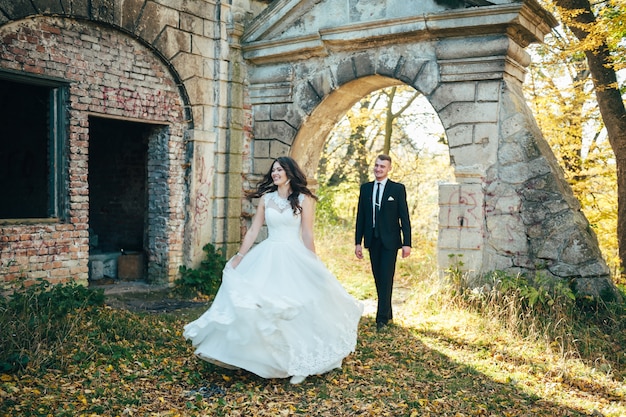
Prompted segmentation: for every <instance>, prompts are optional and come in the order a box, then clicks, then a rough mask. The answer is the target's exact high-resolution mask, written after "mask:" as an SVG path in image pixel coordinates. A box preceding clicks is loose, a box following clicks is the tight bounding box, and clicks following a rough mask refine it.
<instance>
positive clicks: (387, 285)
mask: <svg viewBox="0 0 626 417" xmlns="http://www.w3.org/2000/svg"><path fill="white" fill-rule="evenodd" d="M369 251H370V263H371V265H372V273H373V274H374V282H375V283H376V293H377V294H378V310H377V311H376V323H377V324H387V322H389V321H390V320H391V319H393V311H392V309H391V291H392V289H393V276H394V275H395V273H396V259H397V258H398V249H385V247H384V246H383V244H382V242H381V241H380V239H377V238H374V239H373V240H372V244H371V245H370V248H369Z"/></svg>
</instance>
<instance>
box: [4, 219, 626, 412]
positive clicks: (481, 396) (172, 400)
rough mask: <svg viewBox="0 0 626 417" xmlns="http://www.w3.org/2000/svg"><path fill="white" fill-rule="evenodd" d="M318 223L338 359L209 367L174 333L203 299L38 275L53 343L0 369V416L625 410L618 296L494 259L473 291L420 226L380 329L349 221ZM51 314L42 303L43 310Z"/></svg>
mask: <svg viewBox="0 0 626 417" xmlns="http://www.w3.org/2000/svg"><path fill="white" fill-rule="evenodd" d="M316 236H317V242H318V245H317V246H318V250H319V255H320V257H321V258H322V259H323V260H324V262H325V263H326V264H327V265H328V266H329V268H330V269H331V270H332V271H333V272H334V273H335V274H336V275H337V277H338V278H339V279H340V280H341V282H342V284H343V285H344V286H345V287H346V288H347V289H348V290H349V291H350V292H351V293H353V294H355V295H356V296H357V297H358V298H361V299H363V300H364V303H365V305H366V316H365V317H364V318H363V319H362V322H361V325H360V329H359V341H358V345H357V348H356V351H355V352H354V353H353V354H352V355H350V356H349V357H348V358H346V360H345V361H344V364H343V367H342V369H341V370H337V371H333V372H330V373H327V374H324V375H321V376H312V377H309V378H307V380H306V381H305V382H304V383H303V384H302V385H297V386H293V385H291V384H289V382H288V380H287V379H284V380H265V379H262V378H259V377H256V376H255V375H252V374H250V373H248V372H245V371H240V370H239V371H233V370H226V369H223V368H220V367H216V366H213V365H210V364H208V363H206V362H204V361H202V360H199V359H197V358H195V357H194V355H193V347H192V346H191V345H190V344H189V342H186V341H185V340H184V339H183V337H182V328H183V326H184V324H186V323H188V322H190V321H191V320H194V319H195V318H197V317H198V316H199V315H200V314H201V313H202V312H203V311H204V310H205V307H202V308H196V309H191V310H180V311H177V312H168V313H160V314H147V313H133V312H131V311H127V310H123V309H112V308H109V307H106V306H105V307H103V306H101V305H99V304H98V303H94V304H95V306H94V307H84V306H85V305H89V302H83V303H81V302H77V303H74V302H73V301H72V302H70V301H69V298H70V297H69V295H68V294H75V293H74V292H72V290H70V289H71V288H73V286H68V287H65V288H63V287H61V288H60V289H59V290H57V291H55V292H52V291H50V290H49V289H47V290H46V291H45V297H50V301H49V302H48V301H46V302H45V303H44V304H47V305H57V304H58V305H67V306H68V308H67V309H66V310H65V313H63V314H61V313H60V311H61V310H59V314H58V315H56V316H54V317H55V319H54V320H52V321H54V322H55V325H56V326H59V328H61V329H63V331H62V333H60V334H59V335H57V336H52V338H53V339H56V340H58V341H59V342H60V343H57V344H56V345H55V346H54V348H53V350H47V349H44V348H39V349H37V348H35V349H34V350H33V352H32V354H31V355H30V360H29V361H28V362H27V363H25V364H24V365H23V366H20V367H17V368H13V370H12V371H10V372H8V371H4V372H0V400H1V401H0V416H3V415H7V416H8V415H22V416H43V415H54V416H76V415H101V416H117V415H141V416H172V417H173V416H206V415H212V416H244V415H246V416H247V415H250V416H253V415H254V416H278V415H283V416H297V415H302V416H304V415H306V416H328V417H335V416H471V415H474V416H481V415H482V416H509V417H512V416H519V417H521V416H545V417H548V416H550V417H553V416H581V417H582V416H585V415H592V413H594V412H595V413H596V414H595V415H598V416H599V415H602V416H605V417H618V416H623V415H625V414H626V403H625V401H624V398H625V397H624V396H625V395H626V388H625V384H624V378H625V377H626V365H625V364H624V362H623V358H624V354H625V350H624V346H626V335H625V334H626V332H624V331H623V330H624V329H623V327H622V326H623V324H622V323H624V313H623V305H621V304H614V305H609V304H606V305H598V304H593V303H591V302H590V300H575V302H574V300H572V294H571V293H570V292H569V291H568V290H567V289H565V288H560V287H558V286H553V285H551V284H549V283H547V282H544V281H542V280H541V279H536V280H535V279H533V280H529V279H524V278H522V277H511V276H506V275H503V274H494V275H493V276H492V277H490V279H489V280H485V282H484V285H483V286H482V287H481V290H480V291H479V290H476V291H472V290H471V289H470V288H466V287H464V286H463V285H462V282H463V280H464V277H462V276H459V277H457V279H449V278H451V277H444V276H442V275H440V274H439V272H438V271H437V270H436V267H435V262H434V257H433V252H434V246H433V245H432V244H431V243H429V242H427V241H424V242H420V244H418V245H416V247H415V248H414V251H413V253H412V255H411V257H409V258H408V259H404V260H399V262H398V273H397V275H396V278H397V279H396V290H395V292H394V300H395V301H396V305H395V310H394V311H395V319H394V321H395V323H396V324H395V325H394V326H393V327H392V328H391V329H390V330H389V331H388V332H384V333H377V332H376V330H375V323H374V321H373V312H374V311H375V304H374V302H373V298H374V296H375V289H374V283H373V279H372V277H371V274H370V271H369V265H368V261H367V260H362V261H358V260H356V259H355V257H354V252H353V251H354V246H353V242H352V240H351V236H352V228H351V227H349V226H339V225H333V226H328V225H322V226H320V227H319V228H318V230H317V232H316ZM454 271H455V269H454V268H451V269H450V270H449V273H450V272H454ZM456 271H457V272H459V271H460V269H456ZM455 282H456V283H459V284H460V285H461V286H460V287H459V286H455V285H456V284H455ZM29 291H32V292H34V293H40V292H39V291H36V290H35V289H30V290H28V289H26V293H28V292H29ZM78 291H81V293H82V291H85V296H86V297H82V298H86V299H88V300H91V296H92V294H91V293H90V292H89V291H88V290H86V289H79V290H78ZM26 293H25V294H24V295H26ZM33 297H34V296H33ZM40 297H42V295H41V294H38V296H37V297H34V299H37V300H40V299H41V298H40ZM72 297H75V298H76V299H80V298H81V296H80V295H79V296H78V297H76V296H75V295H73V296H72ZM17 299H18V298H15V300H17ZM94 301H95V300H94ZM23 302H24V303H26V304H30V302H26V298H24V299H23ZM18 304H19V305H23V303H18ZM5 306H6V304H3V308H6V307H5ZM13 308H17V310H20V309H22V307H18V306H17V305H16V306H15V307H11V309H13ZM33 311H34V310H33ZM3 312H4V313H3V314H5V315H6V312H7V310H6V309H5V310H3ZM49 314H53V313H48V312H47V310H45V309H44V310H42V318H43V317H51V316H50V315H49ZM54 314H56V312H55V313H54ZM42 318H38V319H37V320H34V322H36V323H38V324H37V326H40V327H44V328H45V327H46V326H48V323H47V322H48V321H50V320H44V319H42ZM3 329H4V328H3ZM31 332H33V331H31ZM42 333H43V332H42ZM0 335H1V337H2V343H3V345H2V346H3V347H4V346H6V344H5V343H6V339H7V336H6V333H5V332H1V333H0ZM46 337H48V336H46ZM565 337H567V340H566V339H565ZM44 339H45V337H44V338H39V340H44ZM31 346H34V344H31ZM3 352H4V349H3Z"/></svg>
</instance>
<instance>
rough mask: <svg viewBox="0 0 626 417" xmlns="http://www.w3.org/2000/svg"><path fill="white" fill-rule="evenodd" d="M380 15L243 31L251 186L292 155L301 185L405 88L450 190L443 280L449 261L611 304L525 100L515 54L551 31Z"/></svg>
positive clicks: (513, 15)
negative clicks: (346, 117)
mask: <svg viewBox="0 0 626 417" xmlns="http://www.w3.org/2000/svg"><path fill="white" fill-rule="evenodd" d="M383 3H384V4H383V5H380V4H377V5H376V7H374V6H371V5H368V2H359V1H357V0H352V1H349V2H348V4H349V7H347V8H345V9H344V8H342V7H339V6H337V5H336V4H335V3H333V2H330V1H321V2H319V1H299V2H298V1H285V2H278V3H277V4H276V5H272V6H270V7H269V8H268V9H267V10H266V11H265V12H264V13H262V14H261V15H260V16H259V17H258V18H257V19H256V20H255V21H254V22H253V23H252V24H251V25H250V26H249V28H248V30H247V31H246V32H245V33H244V36H243V38H242V45H243V52H244V58H246V59H248V60H249V62H250V63H251V66H250V68H249V75H250V77H249V79H250V90H249V91H250V99H251V104H252V109H253V114H254V126H253V133H254V143H253V147H254V152H253V154H252V156H253V157H252V163H251V166H252V171H253V172H252V173H253V174H259V173H263V172H264V171H265V170H266V169H267V167H268V166H269V164H270V163H271V161H272V159H273V158H275V157H276V156H279V155H283V154H291V155H293V156H294V157H295V158H296V159H298V161H299V162H300V163H301V164H302V165H303V167H304V168H305V170H307V173H308V174H309V175H311V173H312V172H314V169H315V167H316V166H317V162H318V159H319V153H320V150H321V144H323V142H324V140H325V139H326V137H327V135H328V133H329V132H330V130H331V129H332V127H333V126H334V124H335V123H336V122H337V121H338V120H339V118H340V117H341V116H342V115H343V114H344V113H345V112H346V111H347V110H348V109H349V108H350V106H351V105H352V104H353V103H355V102H356V101H358V100H359V99H360V98H362V97H363V96H364V95H365V94H367V93H369V92H371V91H374V90H376V89H379V88H382V87H385V86H389V85H394V84H400V83H403V84H407V85H410V86H412V87H414V88H415V89H416V90H418V91H420V92H421V93H422V94H424V96H425V97H426V98H427V99H428V100H429V102H430V103H431V105H432V106H433V108H434V109H435V110H436V111H437V113H438V115H439V117H440V119H441V121H442V123H443V126H444V128H445V129H446V133H447V136H448V140H449V144H450V157H451V163H452V164H453V166H454V170H455V176H456V183H455V184H447V185H444V186H442V187H441V188H440V197H439V200H440V219H441V220H440V224H439V244H438V251H439V264H440V267H441V268H445V267H446V266H447V263H448V262H450V257H449V256H448V255H463V262H464V265H463V268H464V269H466V270H467V271H468V272H470V273H473V274H474V276H478V275H480V274H483V273H486V272H489V271H494V270H503V271H507V272H509V273H513V274H515V273H519V272H522V273H530V274H536V273H541V274H545V275H548V276H551V277H553V278H556V279H564V280H568V281H569V282H570V283H571V284H572V285H573V286H574V287H575V288H576V289H577V290H578V291H580V292H581V293H585V294H591V295H596V296H597V295H600V296H611V295H615V288H614V286H613V284H612V282H611V279H610V276H609V270H608V267H607V265H606V263H605V262H604V260H603V258H602V254H601V252H600V250H599V248H598V244H597V240H596V238H595V235H594V234H593V232H592V231H591V229H590V227H589V224H588V222H587V220H586V218H585V217H584V215H583V213H582V212H581V210H580V205H579V203H578V201H577V200H576V198H575V197H574V196H573V194H572V191H571V189H570V187H569V186H568V184H567V183H566V182H565V180H564V177H563V173H562V170H561V168H560V167H559V165H558V163H557V161H556V159H555V157H554V155H553V153H552V151H551V150H550V148H549V146H548V144H547V142H546V141H545V140H544V139H543V137H542V135H541V132H540V131H539V129H538V127H537V125H536V122H535V121H534V118H533V116H532V114H531V112H530V110H529V108H528V106H527V105H526V102H525V99H524V97H523V93H522V83H523V80H524V75H525V68H526V67H527V66H528V64H529V63H530V59H529V56H528V54H527V53H526V52H525V51H524V48H525V47H526V46H528V44H529V43H531V42H541V41H542V39H543V35H544V34H545V33H547V32H548V31H549V30H550V27H551V26H553V25H554V24H555V21H554V19H553V18H552V17H551V16H550V15H549V14H548V13H547V12H545V11H544V10H543V9H541V8H540V7H539V5H538V4H537V3H536V2H535V1H533V0H526V1H521V2H518V1H505V0H501V1H497V2H496V1H493V2H491V3H494V4H492V5H490V6H485V7H473V8H468V9H462V10H446V9H445V8H444V7H442V6H439V5H438V2H436V1H424V2H420V5H419V6H418V7H417V10H415V7H413V9H412V10H408V8H407V7H408V6H406V5H404V4H403V2H402V1H399V0H397V1H396V0H387V1H385V2H383ZM404 3H406V2H404ZM495 3H497V4H495ZM329 12H332V13H329ZM329 16H330V17H329Z"/></svg>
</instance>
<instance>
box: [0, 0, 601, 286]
mask: <svg viewBox="0 0 626 417" xmlns="http://www.w3.org/2000/svg"><path fill="white" fill-rule="evenodd" d="M417 3H419V4H416V2H406V1H401V0H380V1H375V2H374V1H371V0H299V1H298V0H274V1H260V0H229V1H219V0H217V1H216V0H167V1H166V0H0V111H1V113H2V114H1V115H0V119H1V120H2V126H3V133H2V136H1V137H0V186H1V187H2V190H3V193H2V194H3V197H2V199H1V201H2V202H1V203H0V281H1V283H3V284H4V286H6V285H10V284H11V283H12V282H15V281H16V280H18V279H19V278H26V279H27V280H34V279H38V278H43V279H46V280H48V281H50V282H52V283H59V282H64V281H67V280H69V279H75V280H78V281H79V282H83V283H87V282H88V280H89V279H98V278H101V277H103V276H109V275H115V274H116V273H119V271H120V266H121V265H120V264H119V262H120V259H121V260H122V261H124V264H125V265H127V267H128V265H133V263H132V262H134V266H135V267H138V270H135V271H134V272H133V273H131V274H129V276H131V279H132V276H135V277H137V278H138V279H144V280H146V281H148V282H151V283H171V282H173V280H175V279H176V277H177V276H178V271H179V267H180V266H181V265H185V266H195V265H197V264H198V262H199V261H200V260H201V259H202V257H203V251H202V248H203V246H204V245H205V244H207V243H212V244H214V245H215V246H216V247H218V248H223V249H224V250H225V251H226V252H227V253H232V252H233V250H235V249H236V247H237V246H238V243H239V241H240V239H241V236H242V233H243V231H244V230H245V226H246V224H247V220H248V219H249V217H250V216H251V215H252V213H253V212H254V207H253V205H252V204H251V203H250V202H248V201H246V200H245V199H242V190H245V189H247V188H250V187H252V186H253V185H254V184H255V183H256V181H258V179H259V177H260V175H262V174H263V173H265V172H266V170H267V169H268V167H269V166H270V164H271V162H272V160H273V158H275V157H277V156H280V155H292V156H293V157H294V158H296V159H297V160H298V161H299V162H300V164H301V165H302V166H303V167H304V168H305V170H306V173H307V175H308V176H309V177H310V178H311V179H313V178H314V176H315V170H316V166H317V162H318V160H319V155H320V152H321V150H322V146H323V143H324V141H325V139H326V137H327V136H328V134H329V133H330V130H331V129H332V127H333V126H334V124H335V123H336V122H337V121H339V119H340V118H341V116H342V115H343V114H345V112H346V111H347V110H348V109H349V108H350V107H351V106H352V105H353V104H354V103H356V102H357V101H358V100H360V99H361V98H362V97H364V96H365V95H366V94H368V93H370V92H372V91H375V90H377V89H380V88H384V87H388V86H392V85H399V84H406V85H410V86H412V87H414V88H415V89H416V90H418V91H419V92H421V93H422V94H424V96H425V97H426V98H427V99H428V100H429V102H430V103H431V104H432V105H433V108H434V109H435V111H437V114H438V115H439V118H440V120H441V121H442V124H443V126H444V128H445V129H446V134H447V137H448V141H449V144H450V156H451V161H452V164H453V165H454V169H455V175H456V180H457V181H456V183H455V184H446V185H442V187H441V188H440V197H439V198H440V218H439V245H438V247H439V255H440V256H439V263H440V266H441V267H442V268H445V267H446V266H447V265H446V263H447V262H449V261H448V259H449V256H448V255H451V254H452V255H454V254H462V255H463V256H464V262H465V264H466V268H467V269H468V270H469V271H473V272H476V273H482V272H487V271H490V270H496V269H498V270H505V271H510V272H513V273H515V272H520V271H521V272H533V273H534V272H542V273H546V274H549V275H551V276H553V277H555V278H557V279H567V280H568V281H569V282H573V283H574V284H576V286H577V288H578V289H579V290H582V291H585V292H588V293H592V294H598V293H602V292H605V291H607V290H608V291H612V289H613V287H612V284H611V280H610V276H609V271H608V268H607V266H606V264H605V262H604V260H603V259H602V256H601V253H600V251H599V249H598V245H597V242H596V240H595V236H594V235H593V232H592V231H591V230H590V228H589V225H588V223H587V220H586V219H585V217H584V215H583V214H582V212H581V211H580V206H579V204H578V202H577V201H576V199H575V198H574V197H573V195H572V193H571V190H570V189H569V187H568V186H567V184H566V182H565V180H564V179H563V175H562V172H561V170H560V167H559V166H558V164H557V162H556V160H555V158H554V156H553V154H552V152H551V150H550V149H549V147H548V146H547V144H546V142H545V140H544V139H543V138H542V136H541V132H539V130H538V129H537V126H536V123H535V122H534V119H533V116H532V114H531V113H530V111H529V109H528V107H527V106H526V103H525V100H524V98H523V95H522V88H521V87H522V83H523V81H524V75H525V68H526V67H527V66H528V64H529V63H530V60H529V56H528V54H527V53H526V52H525V50H524V48H526V46H528V45H529V44H530V43H533V42H541V41H542V39H543V36H544V35H545V34H546V33H547V32H548V31H549V30H550V28H551V27H552V26H553V25H554V24H555V21H554V19H553V18H552V17H551V16H550V15H549V14H548V13H546V12H545V11H544V10H543V9H541V7H539V5H538V4H537V3H536V1H534V0H524V1H512V0H492V1H480V2H475V1H472V2H469V1H441V0H424V1H420V2H417ZM346 244H351V242H346ZM129 259H130V260H132V262H131V263H129V262H128V261H127V260H129ZM129 268H130V267H129Z"/></svg>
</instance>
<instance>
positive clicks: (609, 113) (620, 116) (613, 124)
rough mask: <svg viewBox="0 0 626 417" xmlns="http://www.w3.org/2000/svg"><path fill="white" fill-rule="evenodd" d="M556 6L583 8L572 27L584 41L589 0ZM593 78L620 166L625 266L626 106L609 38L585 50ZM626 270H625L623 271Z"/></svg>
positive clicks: (590, 19) (623, 260) (591, 19)
mask: <svg viewBox="0 0 626 417" xmlns="http://www.w3.org/2000/svg"><path fill="white" fill-rule="evenodd" d="M555 3H556V5H557V6H559V7H561V8H563V9H567V10H570V11H574V10H579V11H582V13H579V14H576V15H575V16H573V17H572V18H571V19H572V21H573V22H574V23H573V24H569V25H568V28H569V29H570V30H571V31H572V33H573V34H574V35H575V36H576V37H577V38H578V39H579V40H584V39H585V38H586V37H587V36H588V35H589V32H588V31H587V29H586V27H585V25H588V24H593V23H595V21H596V18H595V15H594V14H593V11H592V9H591V5H590V3H589V1H588V0H556V1H555ZM585 55H586V57H587V64H588V65H589V71H590V72H591V78H592V79H593V83H594V89H595V93H596V99H597V101H598V108H599V109H600V114H601V115H602V120H603V121H604V125H605V126H606V130H607V135H608V139H609V143H610V144H611V148H612V149H613V152H614V153H615V161H616V166H617V241H618V245H619V257H620V264H621V269H622V271H623V269H624V266H625V265H626V109H625V108H624V102H623V101H622V96H621V94H620V91H619V88H618V83H617V76H616V74H615V70H614V69H613V68H612V67H611V66H610V62H611V56H610V51H609V48H608V46H607V44H606V42H605V41H602V42H601V43H600V46H599V47H598V48H597V49H595V50H588V51H585ZM622 273H623V272H622Z"/></svg>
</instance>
